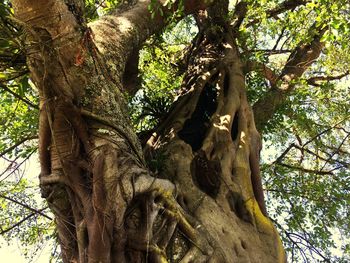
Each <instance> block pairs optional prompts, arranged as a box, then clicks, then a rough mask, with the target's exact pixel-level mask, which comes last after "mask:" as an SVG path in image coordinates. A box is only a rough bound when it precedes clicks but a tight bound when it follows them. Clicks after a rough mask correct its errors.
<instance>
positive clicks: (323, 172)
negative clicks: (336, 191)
mask: <svg viewBox="0 0 350 263" xmlns="http://www.w3.org/2000/svg"><path fill="white" fill-rule="evenodd" d="M277 164H278V165H281V166H284V167H287V168H290V169H293V170H299V171H301V172H305V173H311V174H320V175H333V173H332V172H331V171H322V170H319V171H317V170H311V169H307V168H303V167H298V166H293V165H289V164H286V163H282V162H278V163H277Z"/></svg>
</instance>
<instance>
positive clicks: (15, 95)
mask: <svg viewBox="0 0 350 263" xmlns="http://www.w3.org/2000/svg"><path fill="white" fill-rule="evenodd" d="M0 88H2V89H3V90H5V91H6V92H8V93H10V94H12V95H13V96H14V97H15V98H16V99H19V100H20V101H23V102H24V103H26V104H27V105H28V106H30V107H32V108H34V109H39V107H38V106H37V105H35V104H34V103H33V102H31V101H29V100H28V99H26V98H23V97H22V96H21V95H19V94H17V93H16V92H14V91H12V90H11V89H9V88H8V87H7V86H6V85H4V84H2V83H1V82H0Z"/></svg>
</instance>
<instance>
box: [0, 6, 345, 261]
mask: <svg viewBox="0 0 350 263" xmlns="http://www.w3.org/2000/svg"><path fill="white" fill-rule="evenodd" d="M185 1H186V0H185ZM67 2H69V1H67ZM129 2H132V1H118V0H111V1H108V0H99V1H98V0H96V1H95V0H85V11H84V19H86V20H87V21H94V20H96V19H98V18H99V17H101V16H104V15H106V14H109V13H110V12H115V9H116V8H117V9H118V8H119V9H123V8H128V5H129V4H130V3H129ZM164 2H165V3H163V5H169V7H171V6H172V5H173V4H174V2H175V1H164ZM179 2H180V3H179V6H180V8H178V9H177V11H176V12H170V11H169V14H166V13H163V11H162V10H163V9H161V8H159V5H160V4H159V2H158V1H155V0H152V1H150V5H149V12H151V13H152V14H154V16H157V15H161V16H167V19H169V24H168V26H167V27H166V28H165V29H163V30H162V31H161V32H158V33H157V34H155V35H153V36H152V37H151V38H149V39H148V40H147V41H146V42H145V43H144V45H143V47H142V49H141V51H140V52H139V57H140V59H139V65H138V69H139V73H138V76H137V77H135V78H136V79H137V85H138V87H137V89H135V92H129V93H125V94H124V95H125V96H126V97H127V99H128V104H129V105H128V110H129V112H130V116H131V120H132V122H133V125H134V128H135V130H136V131H137V133H138V135H139V138H140V140H141V143H142V142H144V140H145V139H146V138H147V136H148V135H149V134H151V133H152V132H153V131H154V129H155V128H156V127H158V126H159V125H160V124H161V122H162V121H163V120H164V119H165V118H166V116H167V113H168V112H169V110H170V108H171V106H172V103H173V101H174V100H176V98H177V96H178V95H179V94H180V93H181V83H182V80H183V74H184V68H183V66H184V65H185V64H186V60H188V59H189V57H190V54H188V52H187V51H188V50H190V48H189V47H190V45H191V43H192V41H193V39H194V38H195V36H196V34H197V32H198V28H197V26H196V21H195V19H194V18H193V16H191V15H190V16H186V17H184V18H182V19H181V20H180V21H178V20H179V17H182V16H183V10H182V9H181V5H182V4H183V1H179ZM169 10H170V8H169ZM349 10H350V4H349V2H348V1H347V0H337V1H331V0H260V1H255V0H246V1H230V5H229V13H228V17H225V18H224V19H226V20H228V21H231V24H232V25H234V24H235V23H236V25H237V27H236V32H234V34H236V35H237V46H238V48H239V53H240V57H241V60H242V62H243V64H244V72H245V74H246V75H245V80H246V88H247V96H248V99H249V102H250V103H251V105H252V107H253V111H254V117H255V123H256V126H257V128H258V130H259V132H260V133H261V134H262V137H263V151H262V163H261V166H262V177H263V188H264V192H265V196H266V197H265V198H266V201H267V208H268V212H269V217H270V218H271V219H272V220H273V222H274V223H275V225H276V227H277V229H278V231H279V233H280V234H281V237H282V241H283V244H284V246H285V249H286V251H287V254H288V257H289V260H290V262H316V261H321V262H348V261H349V260H350V221H349V216H350V210H349V209H350V175H349V165H350V150H349V149H350V140H349V137H350V109H349V106H348V105H349V102H350V95H349V94H350V92H349V91H350V80H349V77H348V75H349V73H350V45H349V43H350V23H349V21H350V11H349ZM25 30H26V28H25V27H23V25H22V23H21V21H19V20H18V19H17V18H16V17H15V16H14V15H13V9H12V6H11V1H7V0H1V1H0V102H1V107H0V123H1V125H0V136H1V137H0V138H1V139H0V157H1V168H2V170H1V171H0V173H1V174H0V204H1V208H2V209H1V211H0V222H1V223H0V233H1V235H2V236H3V237H4V238H5V240H6V241H8V242H11V241H12V240H15V239H19V240H20V241H21V243H22V244H23V245H24V248H25V249H26V250H25V252H24V253H26V254H27V256H28V257H32V256H33V253H34V254H35V253H38V251H39V250H40V247H41V246H42V244H43V241H45V240H55V230H54V226H53V221H52V215H51V214H50V212H49V211H48V210H47V205H46V204H45V202H43V201H41V199H40V198H39V197H38V194H39V192H40V191H39V188H38V186H37V184H38V182H37V181H34V182H33V181H32V178H33V175H32V174H28V172H27V169H26V164H27V163H28V162H36V161H37V143H38V142H37V141H38V136H37V134H38V128H39V127H38V118H39V114H38V109H39V95H38V90H37V88H36V87H35V85H34V84H33V82H32V80H31V78H30V76H29V71H28V67H27V65H26V56H27V55H28V54H27V52H28V51H27V50H25V48H24V42H23V41H24V35H25V34H26V33H27V32H26V31H25ZM212 30H222V28H221V27H220V21H218V25H217V27H214V28H212ZM148 167H149V168H150V169H151V170H153V171H155V172H156V171H157V170H159V169H162V155H161V153H160V154H159V156H158V157H157V158H153V159H152V160H150V161H149V162H148ZM30 178H31V179H30ZM53 243H54V242H53ZM53 257H57V251H56V248H53Z"/></svg>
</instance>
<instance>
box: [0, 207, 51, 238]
mask: <svg viewBox="0 0 350 263" xmlns="http://www.w3.org/2000/svg"><path fill="white" fill-rule="evenodd" d="M45 209H46V208H43V209H40V211H43V210H45ZM36 214H37V213H36V212H34V213H31V214H29V215H27V216H26V217H24V218H23V219H21V220H20V221H18V222H17V223H15V224H14V225H12V226H10V227H9V228H7V229H5V230H2V231H0V235H3V234H5V233H7V232H9V231H11V230H12V229H14V228H15V227H17V226H20V225H21V224H23V222H25V221H27V220H28V219H29V218H31V217H33V216H35V215H36Z"/></svg>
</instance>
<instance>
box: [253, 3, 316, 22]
mask: <svg viewBox="0 0 350 263" xmlns="http://www.w3.org/2000/svg"><path fill="white" fill-rule="evenodd" d="M308 2H310V1H309V0H286V1H284V2H282V3H281V4H280V5H278V6H277V7H275V8H273V9H270V10H267V11H266V17H267V18H271V17H277V16H278V15H279V14H282V13H284V12H286V11H289V10H294V9H295V8H297V7H298V6H302V5H306V4H307V3H308ZM260 20H261V19H260V18H257V19H254V20H253V21H250V22H249V23H248V24H247V26H251V25H254V24H256V23H258V22H259V21H260Z"/></svg>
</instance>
